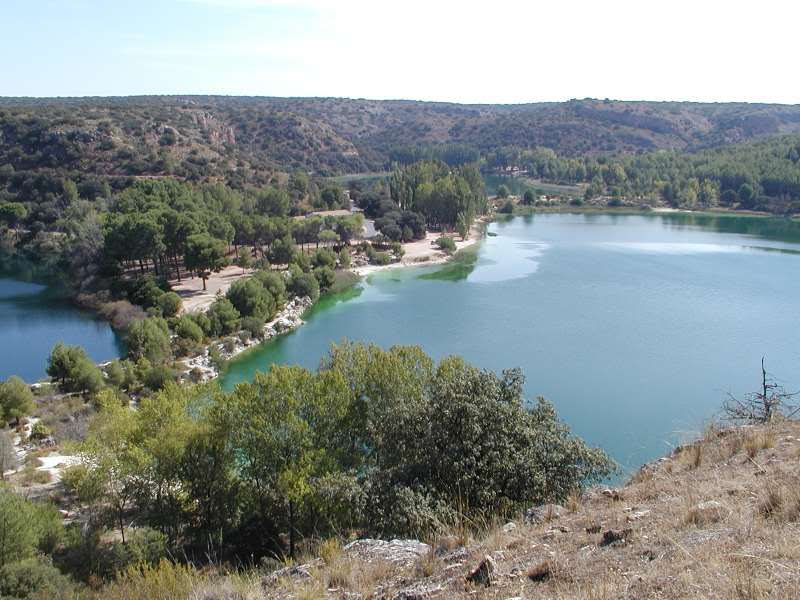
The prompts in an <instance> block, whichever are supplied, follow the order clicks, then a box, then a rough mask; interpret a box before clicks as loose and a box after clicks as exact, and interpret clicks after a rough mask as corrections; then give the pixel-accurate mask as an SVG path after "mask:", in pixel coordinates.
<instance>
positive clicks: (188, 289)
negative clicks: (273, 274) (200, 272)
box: [169, 265, 253, 312]
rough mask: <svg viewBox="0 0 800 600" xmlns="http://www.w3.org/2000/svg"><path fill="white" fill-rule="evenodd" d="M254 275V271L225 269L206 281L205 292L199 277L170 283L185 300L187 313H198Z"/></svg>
mask: <svg viewBox="0 0 800 600" xmlns="http://www.w3.org/2000/svg"><path fill="white" fill-rule="evenodd" d="M251 273H253V269H244V270H242V268H241V267H237V266H234V265H231V266H229V267H225V268H224V269H222V271H220V272H219V273H212V274H211V277H209V278H208V279H207V280H206V289H205V291H204V290H203V280H202V279H200V278H199V277H195V278H194V279H183V280H182V281H180V282H178V280H177V279H173V280H171V281H170V282H169V283H170V285H171V286H172V290H173V291H174V292H175V293H177V294H178V295H179V296H180V297H181V298H183V310H184V311H185V312H198V311H203V310H206V309H207V308H208V307H209V306H211V304H212V303H213V302H214V300H216V298H217V294H220V295H224V294H225V293H226V292H227V291H228V288H230V287H231V284H232V283H233V282H234V281H237V280H239V279H242V278H243V277H247V276H248V275H250V274H251Z"/></svg>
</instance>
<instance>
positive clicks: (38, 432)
mask: <svg viewBox="0 0 800 600" xmlns="http://www.w3.org/2000/svg"><path fill="white" fill-rule="evenodd" d="M52 434H53V430H52V429H50V428H49V427H48V426H47V425H45V424H44V423H42V422H41V421H36V423H34V424H33V427H31V435H30V438H31V439H32V440H37V441H40V440H43V439H45V438H46V437H49V436H51V435H52Z"/></svg>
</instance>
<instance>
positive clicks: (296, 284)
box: [290, 273, 319, 302]
mask: <svg viewBox="0 0 800 600" xmlns="http://www.w3.org/2000/svg"><path fill="white" fill-rule="evenodd" d="M290 289H291V292H292V294H293V295H295V296H297V297H298V298H302V297H303V296H308V297H309V298H311V301H312V302H316V301H317V298H319V282H318V281H317V278H316V277H314V275H312V274H311V273H300V274H299V275H297V276H295V277H292V282H291V286H290Z"/></svg>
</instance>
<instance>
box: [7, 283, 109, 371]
mask: <svg viewBox="0 0 800 600" xmlns="http://www.w3.org/2000/svg"><path fill="white" fill-rule="evenodd" d="M59 341H62V342H65V343H67V344H77V345H80V346H83V347H84V348H85V349H86V351H87V352H88V353H89V356H91V357H92V358H93V359H94V360H96V361H98V362H102V361H106V360H110V359H113V358H116V357H118V356H120V354H121V353H122V350H123V348H122V345H121V341H120V340H119V339H118V337H117V336H116V335H115V333H114V332H113V330H112V329H111V327H110V326H109V325H108V323H105V322H102V321H98V320H96V319H94V318H92V316H91V315H90V314H88V313H86V312H83V311H81V310H78V309H77V308H75V307H73V306H72V305H70V304H69V303H67V302H66V301H65V300H64V299H63V298H60V297H58V296H57V295H56V294H53V293H52V290H50V289H49V288H47V287H46V286H43V285H39V284H35V283H27V282H24V281H19V280H17V279H10V278H0V379H6V378H7V377H10V376H11V375H18V376H19V377H22V378H23V379H24V380H25V381H28V382H33V381H37V380H39V379H41V378H43V377H45V369H46V368H47V357H48V355H49V354H50V350H51V349H52V348H53V346H54V345H55V344H56V342H59Z"/></svg>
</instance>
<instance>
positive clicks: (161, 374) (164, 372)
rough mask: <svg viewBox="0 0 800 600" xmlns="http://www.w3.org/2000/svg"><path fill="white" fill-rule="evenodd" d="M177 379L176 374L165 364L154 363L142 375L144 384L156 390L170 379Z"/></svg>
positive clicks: (161, 387)
mask: <svg viewBox="0 0 800 600" xmlns="http://www.w3.org/2000/svg"><path fill="white" fill-rule="evenodd" d="M177 379H178V376H177V374H176V373H175V371H173V370H172V369H171V368H170V367H168V366H167V365H156V366H154V367H152V368H151V369H150V370H149V371H148V372H147V374H145V376H144V382H143V383H144V384H145V386H147V387H148V388H149V389H151V390H153V391H154V392H157V391H159V390H163V389H164V388H165V387H166V385H167V384H168V383H169V382H171V381H176V380H177Z"/></svg>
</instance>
